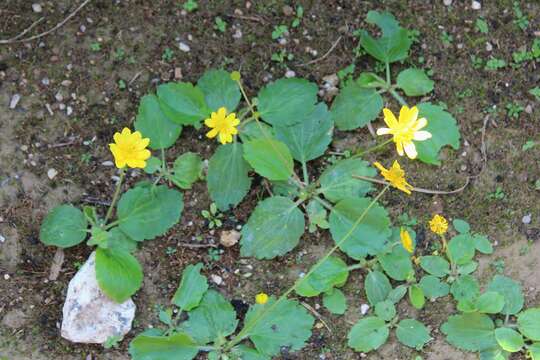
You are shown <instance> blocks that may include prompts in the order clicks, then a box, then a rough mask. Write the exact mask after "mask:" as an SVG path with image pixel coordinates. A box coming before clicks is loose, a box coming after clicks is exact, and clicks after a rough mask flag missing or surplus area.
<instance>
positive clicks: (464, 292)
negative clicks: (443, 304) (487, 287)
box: [450, 275, 480, 302]
mask: <svg viewBox="0 0 540 360" xmlns="http://www.w3.org/2000/svg"><path fill="white" fill-rule="evenodd" d="M450 292H451V293H452V296H453V297H454V299H455V300H456V301H462V300H467V301H471V302H474V301H475V299H476V297H477V296H478V295H479V294H480V285H478V281H476V279H475V278H473V277H472V276H471V275H462V276H460V277H458V278H457V279H456V281H454V282H453V283H452V286H450Z"/></svg>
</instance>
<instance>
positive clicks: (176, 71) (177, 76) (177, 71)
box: [174, 67, 182, 80]
mask: <svg viewBox="0 0 540 360" xmlns="http://www.w3.org/2000/svg"><path fill="white" fill-rule="evenodd" d="M174 78H175V79H176V80H180V79H182V69H181V68H179V67H177V68H174Z"/></svg>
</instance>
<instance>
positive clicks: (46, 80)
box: [41, 77, 51, 86]
mask: <svg viewBox="0 0 540 360" xmlns="http://www.w3.org/2000/svg"><path fill="white" fill-rule="evenodd" d="M41 83H42V84H43V85H45V86H48V85H49V84H50V83H51V81H50V80H49V78H47V77H44V78H43V79H41Z"/></svg>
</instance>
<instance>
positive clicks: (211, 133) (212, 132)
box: [206, 129, 218, 139]
mask: <svg viewBox="0 0 540 360" xmlns="http://www.w3.org/2000/svg"><path fill="white" fill-rule="evenodd" d="M217 134H218V130H217V129H212V130H210V131H209V132H207V133H206V137H207V138H210V139H212V138H215V137H216V135H217Z"/></svg>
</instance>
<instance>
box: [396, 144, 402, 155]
mask: <svg viewBox="0 0 540 360" xmlns="http://www.w3.org/2000/svg"><path fill="white" fill-rule="evenodd" d="M396 151H397V153H398V155H399V156H403V143H402V142H401V141H398V142H396Z"/></svg>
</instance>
